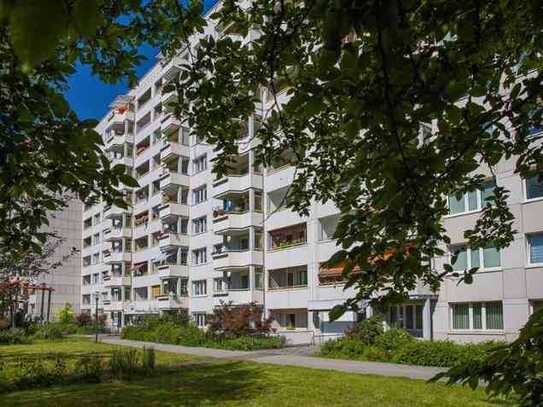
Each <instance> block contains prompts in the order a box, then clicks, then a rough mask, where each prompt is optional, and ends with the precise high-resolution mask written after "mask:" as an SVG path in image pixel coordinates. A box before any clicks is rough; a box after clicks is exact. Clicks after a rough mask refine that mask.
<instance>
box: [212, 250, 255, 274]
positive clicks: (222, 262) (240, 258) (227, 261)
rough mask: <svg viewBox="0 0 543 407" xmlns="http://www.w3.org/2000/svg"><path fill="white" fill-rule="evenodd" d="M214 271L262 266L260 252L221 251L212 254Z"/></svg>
mask: <svg viewBox="0 0 543 407" xmlns="http://www.w3.org/2000/svg"><path fill="white" fill-rule="evenodd" d="M212 257H213V267H214V268H215V270H228V269H239V268H247V267H248V266H251V265H260V266H261V265H262V260H263V254H262V252H261V251H256V250H246V251H223V252H219V253H214V254H212Z"/></svg>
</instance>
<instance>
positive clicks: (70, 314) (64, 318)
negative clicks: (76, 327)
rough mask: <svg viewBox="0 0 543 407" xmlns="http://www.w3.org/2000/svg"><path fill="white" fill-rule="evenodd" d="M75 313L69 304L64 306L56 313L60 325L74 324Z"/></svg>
mask: <svg viewBox="0 0 543 407" xmlns="http://www.w3.org/2000/svg"><path fill="white" fill-rule="evenodd" d="M74 319H75V313H74V310H73V309H72V305H71V304H66V305H65V306H64V308H63V309H61V310H60V312H59V313H58V320H59V322H60V323H61V324H72V323H74Z"/></svg>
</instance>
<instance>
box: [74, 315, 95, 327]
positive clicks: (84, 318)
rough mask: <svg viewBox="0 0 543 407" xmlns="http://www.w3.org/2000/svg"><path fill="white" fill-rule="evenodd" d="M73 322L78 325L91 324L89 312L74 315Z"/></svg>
mask: <svg viewBox="0 0 543 407" xmlns="http://www.w3.org/2000/svg"><path fill="white" fill-rule="evenodd" d="M75 322H76V323H77V325H79V326H88V325H91V324H92V317H91V316H90V314H88V313H85V312H82V313H81V314H79V315H77V316H76V317H75Z"/></svg>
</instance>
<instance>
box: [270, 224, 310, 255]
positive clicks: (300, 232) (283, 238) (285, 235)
mask: <svg viewBox="0 0 543 407" xmlns="http://www.w3.org/2000/svg"><path fill="white" fill-rule="evenodd" d="M306 228H307V226H306V224H305V223H300V224H298V225H294V226H288V227H286V228H281V229H275V230H272V231H270V232H269V239H268V243H269V249H270V250H281V249H287V248H289V247H292V246H296V245H301V244H304V243H306V242H307V240H306Z"/></svg>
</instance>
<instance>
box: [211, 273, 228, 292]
mask: <svg viewBox="0 0 543 407" xmlns="http://www.w3.org/2000/svg"><path fill="white" fill-rule="evenodd" d="M227 290H228V285H227V283H226V281H224V279H223V278H222V277H220V278H215V279H213V292H214V293H215V294H224V293H226V292H227Z"/></svg>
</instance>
